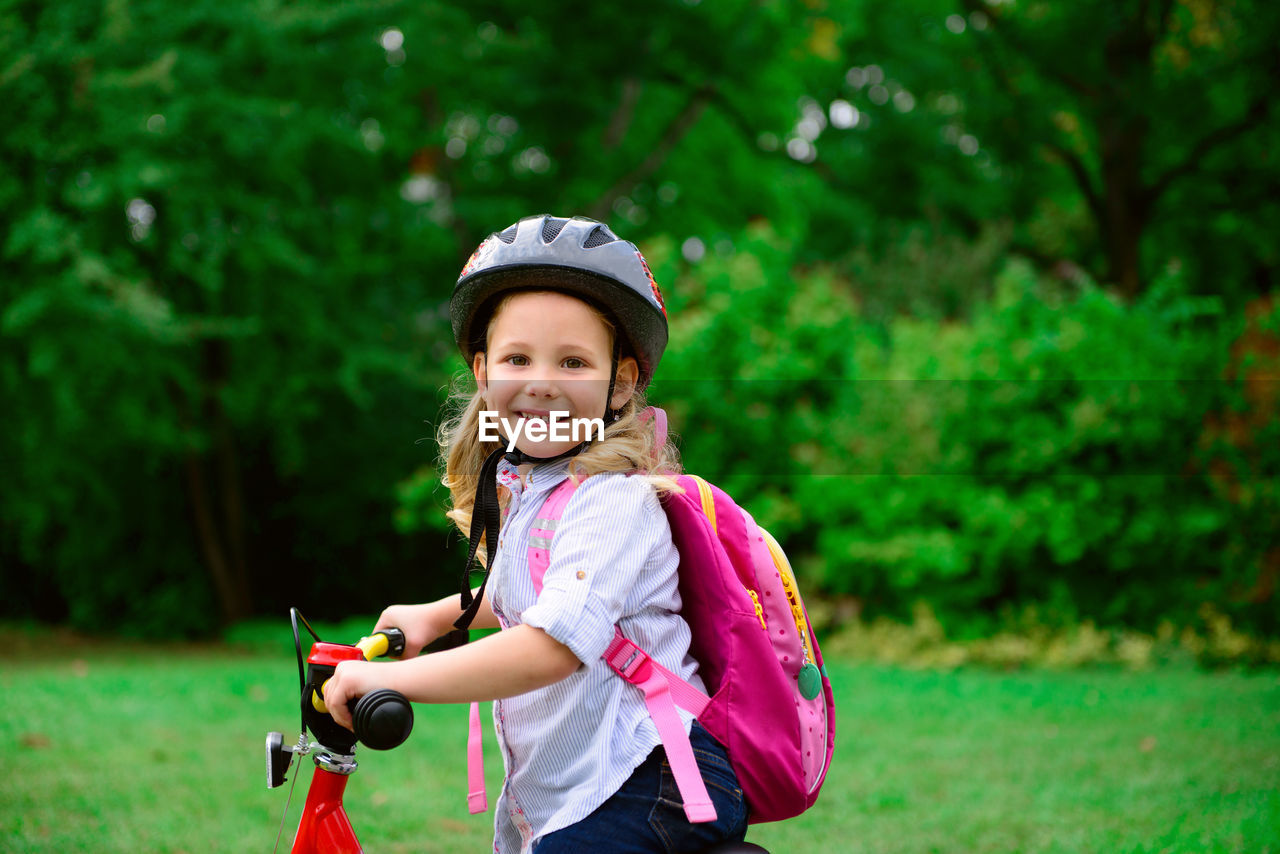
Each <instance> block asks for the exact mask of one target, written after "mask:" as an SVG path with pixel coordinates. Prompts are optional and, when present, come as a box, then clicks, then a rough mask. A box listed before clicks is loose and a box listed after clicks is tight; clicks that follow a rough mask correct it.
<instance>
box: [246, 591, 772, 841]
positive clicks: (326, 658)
mask: <svg viewBox="0 0 1280 854" xmlns="http://www.w3.org/2000/svg"><path fill="white" fill-rule="evenodd" d="M289 617H290V622H291V623H292V624H293V645H294V651H295V652H296V654H297V657H298V686H299V692H300V697H299V705H300V707H301V710H302V731H301V734H300V735H299V736H298V740H297V742H296V743H294V744H286V743H285V741H284V735H283V734H282V733H279V732H269V733H267V741H266V758H267V788H269V789H275V788H278V787H280V786H282V785H283V784H284V783H285V782H286V781H287V779H288V778H287V777H286V776H285V775H286V774H287V773H288V771H289V768H290V767H291V765H292V764H293V760H294V757H303V756H308V755H313V760H312V761H313V763H314V765H315V772H314V773H313V774H312V777H311V784H310V787H309V788H308V791H307V800H306V804H305V805H304V806H303V810H302V818H301V819H300V820H299V822H298V830H297V832H296V834H295V835H294V840H293V846H292V848H291V849H290V851H291V854H362V852H363V851H364V849H363V848H361V847H360V842H359V840H358V839H357V838H356V833H355V829H354V828H353V827H352V825H351V820H350V818H349V817H348V816H347V811H346V808H345V806H344V805H343V801H342V799H343V794H344V793H345V792H346V788H347V780H348V778H349V777H350V776H351V775H352V774H353V773H355V771H356V768H357V764H356V757H355V747H356V743H357V742H359V743H360V744H363V745H364V746H365V747H368V748H371V749H373V750H390V749H392V748H395V747H398V746H400V745H401V744H403V743H404V742H405V740H406V739H408V737H409V735H410V733H411V732H412V731H413V706H412V705H411V704H410V703H409V701H408V700H407V699H406V698H405V697H404V695H403V694H401V693H399V692H398V691H392V690H390V689H385V688H384V689H380V690H377V691H371V692H369V693H368V694H365V695H364V696H363V697H360V698H359V699H358V700H357V701H356V704H355V706H354V707H353V708H352V710H351V719H352V723H353V724H354V726H355V731H354V732H352V731H351V730H348V729H346V728H345V727H343V726H341V725H339V724H338V723H337V722H336V721H334V719H333V718H332V717H331V716H330V715H329V711H328V709H327V707H326V706H325V704H324V685H325V683H326V682H327V681H328V679H329V678H330V677H331V676H333V673H334V670H335V668H336V667H337V665H338V663H339V662H342V661H353V660H358V659H361V658H363V659H365V660H368V661H371V660H373V659H374V658H380V657H384V656H389V657H399V656H400V655H402V654H403V653H404V632H402V631H400V630H399V629H395V628H387V629H383V630H381V631H379V632H375V633H374V634H372V635H370V636H368V637H364V638H361V639H360V640H359V641H358V642H357V643H356V644H354V645H347V644H338V643H329V642H326V641H322V640H320V636H319V635H317V634H316V632H315V630H314V629H312V628H311V624H310V623H308V622H307V620H306V618H305V617H303V616H302V614H301V613H299V612H298V609H297V608H291V609H290V611H289ZM299 621H301V622H302V625H303V626H305V627H306V629H307V631H308V632H310V633H311V636H312V637H313V638H314V639H315V642H314V643H313V644H312V646H311V651H310V653H309V654H308V655H307V658H306V660H305V662H304V660H303V657H302V640H301V637H300V635H299V633H298V622H299ZM455 642H457V641H456V640H455ZM308 730H310V732H311V734H312V735H314V736H315V738H314V739H312V738H309V737H308V736H307V732H308ZM297 770H298V771H299V772H300V771H301V759H299V768H298V769H297ZM297 782H298V775H297V774H296V773H295V774H294V777H293V784H294V785H297ZM292 800H293V789H292V787H290V790H289V800H288V801H286V803H285V809H284V815H283V816H281V819H280V830H279V831H278V832H277V834H276V847H275V849H273V850H278V849H279V847H280V837H281V835H282V834H283V832H284V823H285V819H286V818H287V817H288V813H289V804H290V803H291V802H292ZM702 854H768V851H766V850H765V849H764V848H761V847H760V846H759V845H754V844H752V843H750V842H740V843H729V844H725V845H718V846H716V847H714V848H712V849H709V850H708V851H705V852H702Z"/></svg>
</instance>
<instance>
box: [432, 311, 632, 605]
mask: <svg viewBox="0 0 1280 854" xmlns="http://www.w3.org/2000/svg"><path fill="white" fill-rule="evenodd" d="M621 355H622V349H621V343H620V341H619V336H617V335H615V336H614V339H613V353H612V356H611V366H610V370H609V392H608V394H606V395H605V399H604V421H605V424H611V423H613V422H614V421H617V420H618V417H619V413H618V412H617V411H616V410H614V409H613V407H612V405H611V404H612V403H613V391H614V387H615V386H616V385H617V381H618V361H619V358H620V357H621ZM486 359H487V354H486ZM486 373H487V371H486ZM499 437H500V438H499V442H501V444H500V445H499V446H498V447H497V448H495V449H494V450H493V451H491V452H490V453H489V456H487V457H485V459H484V463H483V464H482V465H481V466H480V478H479V481H478V482H477V483H476V495H475V500H474V501H473V502H472V505H471V533H470V534H469V535H468V537H467V539H468V540H469V541H470V543H471V546H470V548H469V550H468V551H467V563H466V566H465V567H464V568H463V570H462V578H461V579H460V585H459V591H458V592H459V596H460V597H461V604H462V609H463V611H462V616H460V617H459V618H458V619H457V621H455V622H454V624H453V627H454V628H455V629H466V628H467V627H469V626H470V625H471V622H472V621H473V620H474V619H475V618H476V614H477V613H478V612H479V611H480V603H481V602H482V601H483V600H484V588H485V586H486V585H487V584H488V583H489V572H490V570H491V569H492V568H493V559H494V557H495V556H496V555H497V553H498V551H497V549H496V548H495V543H494V539H495V538H496V537H497V535H498V529H499V528H500V527H501V526H502V510H501V508H500V507H499V504H498V464H499V463H500V462H501V461H502V460H504V459H505V460H507V461H508V462H510V463H512V464H513V465H517V466H519V465H524V464H525V463H533V464H534V465H542V464H544V463H554V462H558V461H560V460H564V459H568V458H569V457H574V456H577V455H578V454H580V453H582V452H583V451H585V450H586V449H587V448H588V447H589V446H590V445H591V440H590V439H588V440H587V441H585V442H580V443H579V444H577V445H574V446H573V447H572V448H570V449H569V450H567V451H565V452H564V453H562V454H556V455H555V456H554V457H535V456H532V455H531V454H526V453H525V452H524V451H522V450H520V449H519V448H516V449H515V450H511V451H508V450H506V447H507V445H509V444H510V441H509V440H508V439H507V438H506V437H505V436H502V434H501V432H499ZM482 537H483V538H484V542H485V554H486V555H488V557H487V559H486V566H485V570H484V578H483V579H482V580H481V581H480V589H479V590H478V591H477V592H476V593H475V594H474V595H473V594H472V593H471V567H472V566H473V565H474V564H475V560H476V552H477V551H478V550H479V548H480V539H481V538H482Z"/></svg>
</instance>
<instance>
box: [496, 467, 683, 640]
mask: <svg viewBox="0 0 1280 854" xmlns="http://www.w3.org/2000/svg"><path fill="white" fill-rule="evenodd" d="M670 541H671V528H670V526H669V525H668V524H667V518H666V514H665V512H664V511H663V510H662V506H661V505H660V504H659V502H658V497H657V495H656V494H655V493H654V490H653V487H652V486H651V485H650V484H649V483H647V482H646V481H645V480H644V479H643V478H639V477H626V476H622V475H596V476H594V477H589V478H587V479H586V480H584V481H583V482H582V484H581V485H580V486H579V487H578V489H577V490H576V491H575V492H574V495H573V498H572V499H570V501H569V504H568V506H566V507H565V511H564V514H563V517H562V518H561V520H560V524H559V527H558V528H557V530H556V534H555V538H554V539H553V540H552V545H551V565H550V566H549V567H548V568H547V572H546V575H545V576H544V577H543V580H542V592H541V594H539V596H538V599H537V601H536V602H535V603H534V604H533V605H532V606H530V607H529V608H527V609H526V610H525V612H524V614H523V615H521V622H523V623H525V624H526V625H530V626H536V627H537V628H540V629H542V630H543V631H545V632H546V633H547V634H548V635H550V636H551V637H553V638H555V639H556V640H557V641H559V642H560V643H562V644H564V645H565V646H567V647H568V648H569V649H570V650H571V651H572V652H573V654H574V655H576V656H577V657H578V659H579V660H580V661H582V662H583V663H585V664H590V663H591V662H593V661H595V660H596V659H598V658H600V656H602V655H604V651H605V649H607V648H608V646H609V643H610V641H611V640H613V635H614V630H613V627H614V626H615V625H616V624H617V623H618V621H619V620H620V619H621V618H622V617H623V616H625V615H626V613H625V612H626V608H627V603H628V599H629V598H631V597H630V594H631V593H632V591H633V590H634V589H635V588H636V587H637V586H638V585H640V583H641V582H642V581H643V578H644V574H645V572H646V568H647V564H648V562H649V559H650V556H651V555H652V554H654V552H655V549H657V548H658V547H660V546H664V545H665V546H666V547H667V548H670ZM641 586H642V585H641Z"/></svg>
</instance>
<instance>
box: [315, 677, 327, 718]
mask: <svg viewBox="0 0 1280 854" xmlns="http://www.w3.org/2000/svg"><path fill="white" fill-rule="evenodd" d="M328 687H329V680H328V679H326V680H324V684H323V685H321V686H320V690H319V691H312V692H311V708H313V709H315V710H316V711H317V712H319V713H320V714H322V715H327V714H329V709H328V708H326V707H325V704H324V698H323V697H321V696H320V695H321V694H323V693H324V689H325V688H328Z"/></svg>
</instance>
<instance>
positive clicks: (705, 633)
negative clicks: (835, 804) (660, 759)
mask: <svg viewBox="0 0 1280 854" xmlns="http://www.w3.org/2000/svg"><path fill="white" fill-rule="evenodd" d="M652 417H653V418H654V419H655V428H656V430H657V435H658V438H659V440H660V441H665V437H666V413H665V412H663V411H662V410H661V409H653V411H652ZM678 483H679V484H680V486H681V487H682V488H683V489H684V493H683V494H675V493H669V494H667V495H665V496H663V498H662V504H663V507H664V508H665V509H666V511H667V520H668V521H669V523H670V525H671V536H672V539H673V540H674V542H675V545H676V548H677V550H678V551H679V553H680V569H679V572H680V596H681V599H682V602H683V605H682V610H681V615H682V616H683V617H684V618H685V621H686V622H688V624H689V627H690V629H691V631H692V633H693V639H692V643H691V645H690V650H689V651H690V654H692V655H693V657H694V658H695V659H696V660H697V662H698V664H699V674H700V675H701V676H702V679H703V681H704V682H705V683H706V686H707V689H708V690H709V691H710V692H711V695H710V696H707V695H706V694H703V693H702V692H701V691H699V690H698V689H697V688H695V687H694V686H692V685H690V684H689V683H687V682H685V681H684V680H683V679H681V678H680V677H678V676H676V675H675V674H673V673H671V672H670V671H668V670H666V669H665V668H663V667H661V666H660V665H659V664H658V663H657V662H655V661H652V660H651V659H650V658H649V656H648V654H647V653H646V652H645V651H644V650H642V649H640V648H639V647H638V646H636V645H635V644H633V643H632V642H631V641H629V640H627V639H626V638H625V637H623V635H622V632H621V630H620V629H617V628H616V627H615V633H616V636H615V637H614V640H613V643H611V644H610V645H609V648H608V649H607V650H606V651H605V654H604V658H605V661H606V662H607V663H608V664H609V666H610V667H611V668H613V670H614V672H616V673H617V674H618V675H619V676H621V677H622V678H623V679H625V680H626V681H627V682H629V683H631V684H632V685H635V686H636V687H637V688H638V689H640V690H641V691H642V692H643V693H644V697H645V705H646V706H647V708H648V710H649V714H650V716H651V717H652V718H653V721H654V724H655V725H656V726H657V728H658V734H659V736H660V737H661V739H662V745H663V747H664V748H665V750H666V752H667V758H668V761H669V762H670V763H671V770H672V773H673V775H674V776H675V780H676V785H677V787H678V788H679V790H680V796H681V800H682V801H683V802H684V809H685V814H686V815H687V816H688V818H689V820H690V821H692V822H699V821H714V820H715V817H716V815H715V808H714V807H713V806H712V804H711V799H710V797H709V796H708V795H707V790H706V786H705V785H704V784H703V782H702V776H701V774H700V773H699V771H698V766H697V763H696V762H695V760H694V757H693V750H692V748H691V747H690V745H689V736H688V735H687V734H686V733H685V731H684V725H683V724H682V722H681V720H680V716H679V713H678V712H677V711H676V707H677V706H679V707H680V708H683V709H685V710H686V711H689V712H691V713H693V714H694V715H695V716H696V717H697V719H698V720H699V721H700V722H701V723H702V725H703V726H704V727H705V728H706V729H707V731H708V732H709V733H711V735H712V736H714V737H715V738H716V739H717V740H718V741H719V742H720V743H721V744H723V745H724V747H725V749H726V751H727V752H728V754H729V760H730V762H731V763H732V765H733V768H734V771H735V772H736V773H737V775H738V782H739V783H740V784H741V786H742V791H743V793H744V795H745V797H746V800H747V804H748V806H749V807H750V821H751V823H753V824H754V823H759V822H766V821H778V820H780V819H784V818H790V817H792V816H795V815H798V814H800V813H801V812H804V811H805V810H806V809H808V808H809V807H810V806H812V805H813V802H814V801H815V800H816V799H817V797H818V790H819V789H820V788H821V786H822V782H823V780H824V779H825V778H826V774H827V769H828V767H829V766H830V764H831V755H832V751H833V749H834V746H835V745H834V738H835V715H834V712H835V706H834V701H833V698H832V694H831V682H830V681H829V680H828V679H827V675H826V670H825V668H824V667H823V664H822V653H821V652H820V651H819V650H818V643H817V640H816V639H815V638H814V636H813V628H812V626H810V624H809V618H808V615H807V614H806V613H805V609H804V602H803V601H802V600H801V598H800V591H799V589H798V588H797V586H796V580H795V576H794V574H793V573H792V571H791V565H790V563H788V561H787V557H786V555H785V554H783V552H782V549H781V548H780V547H779V546H778V544H777V542H776V541H775V540H774V539H773V537H772V536H770V535H769V533H768V532H767V531H765V530H764V529H763V528H761V527H759V526H758V525H756V523H755V521H754V520H753V519H752V518H751V515H750V514H748V513H747V511H745V510H743V509H742V508H741V507H739V506H738V505H737V504H735V503H734V501H733V499H732V498H730V497H729V496H728V495H726V494H725V493H724V492H723V491H721V490H720V489H718V488H716V487H714V486H712V485H711V484H709V483H707V482H706V481H704V480H703V479H702V478H700V477H696V476H693V475H681V476H680V477H679V478H678ZM576 488H577V484H575V483H574V482H573V481H572V480H565V481H564V482H563V483H561V484H560V485H559V486H557V487H556V488H555V489H554V490H552V492H551V494H550V495H549V496H548V497H547V500H546V501H545V503H544V504H543V505H542V509H541V511H540V512H539V514H538V519H537V521H535V522H534V526H533V528H532V529H531V531H530V543H529V571H530V573H531V574H532V576H533V583H534V588H535V589H536V590H538V591H539V592H541V590H542V577H543V574H544V573H545V572H546V571H547V567H548V566H549V565H550V563H551V551H550V550H551V548H553V547H554V545H555V543H554V536H555V530H556V522H557V521H558V520H559V519H560V517H561V515H562V514H563V513H564V509H565V507H566V506H567V505H568V504H569V499H570V498H572V497H573V492H574V490H575V489H576ZM535 543H536V544H535ZM479 720H480V718H479V710H478V706H476V705H474V704H473V706H472V710H471V738H470V741H469V746H470V749H469V754H470V758H471V762H470V770H469V776H470V783H471V785H470V796H469V802H470V804H471V811H472V812H481V811H483V810H484V809H485V804H486V803H487V801H486V799H485V795H484V774H483V768H482V766H481V765H480V763H479V762H478V761H477V760H478V759H479V744H480V740H479Z"/></svg>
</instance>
